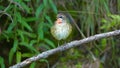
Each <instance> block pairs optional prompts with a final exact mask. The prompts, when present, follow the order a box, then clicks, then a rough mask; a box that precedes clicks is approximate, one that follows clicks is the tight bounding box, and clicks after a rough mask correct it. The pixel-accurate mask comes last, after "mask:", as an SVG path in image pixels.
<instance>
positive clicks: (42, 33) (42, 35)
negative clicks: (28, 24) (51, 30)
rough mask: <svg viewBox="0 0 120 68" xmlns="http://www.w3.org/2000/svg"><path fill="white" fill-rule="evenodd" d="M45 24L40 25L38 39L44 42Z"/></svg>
mask: <svg viewBox="0 0 120 68" xmlns="http://www.w3.org/2000/svg"><path fill="white" fill-rule="evenodd" d="M43 24H44V23H43V22H41V23H39V25H38V38H39V39H40V40H43V39H44V32H43Z"/></svg>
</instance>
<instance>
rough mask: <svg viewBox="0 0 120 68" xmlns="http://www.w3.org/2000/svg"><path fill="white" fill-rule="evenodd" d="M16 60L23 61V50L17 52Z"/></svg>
mask: <svg viewBox="0 0 120 68" xmlns="http://www.w3.org/2000/svg"><path fill="white" fill-rule="evenodd" d="M16 61H17V63H19V62H21V52H19V51H18V52H17V53H16Z"/></svg>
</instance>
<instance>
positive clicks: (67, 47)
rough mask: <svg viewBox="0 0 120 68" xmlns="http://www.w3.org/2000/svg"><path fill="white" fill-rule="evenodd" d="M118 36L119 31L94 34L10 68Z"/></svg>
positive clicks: (17, 67)
mask: <svg viewBox="0 0 120 68" xmlns="http://www.w3.org/2000/svg"><path fill="white" fill-rule="evenodd" d="M119 34H120V30H115V31H112V32H107V33H102V34H96V35H94V36H90V37H88V38H85V39H82V40H76V41H71V42H70V43H67V44H64V45H61V46H60V47H57V48H55V49H51V50H48V51H45V52H42V53H40V54H38V55H36V56H33V57H31V58H28V59H26V60H24V61H23V62H21V63H18V64H15V65H13V66H11V67H10V68H21V67H24V66H26V65H28V64H30V63H32V62H34V61H37V60H39V59H43V58H47V57H49V56H50V55H52V54H55V53H57V52H61V51H65V50H67V49H70V48H73V47H76V46H80V45H82V44H85V43H88V42H92V41H95V40H99V39H102V38H107V37H111V36H116V35H119Z"/></svg>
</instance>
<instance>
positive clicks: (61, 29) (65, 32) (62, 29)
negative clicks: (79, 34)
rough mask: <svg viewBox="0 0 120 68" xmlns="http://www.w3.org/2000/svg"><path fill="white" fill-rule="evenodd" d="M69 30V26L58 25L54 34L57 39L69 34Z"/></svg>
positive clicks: (64, 37)
mask: <svg viewBox="0 0 120 68" xmlns="http://www.w3.org/2000/svg"><path fill="white" fill-rule="evenodd" d="M69 31H70V30H69V27H58V28H57V29H56V33H55V34H56V37H57V38H58V39H59V40H61V39H66V38H67V37H68V36H69V34H70V32H69Z"/></svg>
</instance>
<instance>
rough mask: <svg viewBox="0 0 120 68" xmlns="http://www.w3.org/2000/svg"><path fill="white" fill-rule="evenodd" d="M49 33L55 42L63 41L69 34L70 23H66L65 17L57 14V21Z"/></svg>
mask: <svg viewBox="0 0 120 68" xmlns="http://www.w3.org/2000/svg"><path fill="white" fill-rule="evenodd" d="M50 31H51V34H52V36H53V37H54V38H55V39H56V40H58V41H60V40H65V39H67V38H68V37H69V35H70V34H71V32H72V26H71V24H70V23H68V19H67V17H66V16H65V15H64V14H62V13H59V14H57V19H56V21H55V22H54V25H53V26H52V27H51V29H50Z"/></svg>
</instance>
